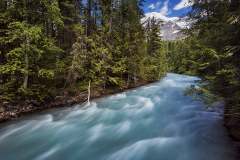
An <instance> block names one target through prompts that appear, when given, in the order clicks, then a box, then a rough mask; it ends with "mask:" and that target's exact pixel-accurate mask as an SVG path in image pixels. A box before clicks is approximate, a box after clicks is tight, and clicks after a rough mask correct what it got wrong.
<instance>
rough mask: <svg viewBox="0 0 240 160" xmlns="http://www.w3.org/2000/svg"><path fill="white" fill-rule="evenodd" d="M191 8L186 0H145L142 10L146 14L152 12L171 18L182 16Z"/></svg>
mask: <svg viewBox="0 0 240 160" xmlns="http://www.w3.org/2000/svg"><path fill="white" fill-rule="evenodd" d="M190 10H191V3H189V2H188V0H145V3H144V12H145V14H147V15H150V14H152V13H153V14H154V15H159V16H160V17H161V16H163V17H166V19H167V18H170V19H171V18H173V17H175V18H176V17H184V16H185V15H186V13H188V11H190Z"/></svg>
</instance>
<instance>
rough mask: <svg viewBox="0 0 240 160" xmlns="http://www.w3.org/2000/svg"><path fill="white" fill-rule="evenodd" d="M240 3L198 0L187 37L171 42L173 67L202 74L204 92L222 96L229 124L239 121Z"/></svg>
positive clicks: (169, 52)
mask: <svg viewBox="0 0 240 160" xmlns="http://www.w3.org/2000/svg"><path fill="white" fill-rule="evenodd" d="M239 11H240V2H239V1H238V0H232V1H201V0H195V1H194V5H193V9H192V11H191V12H190V18H191V19H192V20H193V21H194V24H193V25H192V27H191V28H190V29H189V30H188V31H187V33H189V36H188V38H186V39H184V40H182V41H176V42H169V43H167V44H166V45H167V46H168V48H169V51H168V54H169V55H170V58H169V62H170V66H171V69H172V70H173V71H175V72H179V73H188V74H195V75H196V74H197V75H200V76H201V77H202V78H203V80H204V81H207V82H208V83H207V85H206V86H205V87H204V89H206V90H205V92H206V91H207V92H209V93H214V94H216V95H218V96H220V97H223V98H224V100H225V102H226V108H225V115H226V116H225V118H226V124H227V125H229V124H228V123H232V124H239V122H240V121H239V120H240V117H239V115H240V98H239V93H240V92H239V90H240V76H239V73H240V63H239V58H240V57H239V55H240V54H239V53H240V47H239V46H240V39H239V37H240V21H239V19H240V18H239V17H240V14H239V13H240V12H239Z"/></svg>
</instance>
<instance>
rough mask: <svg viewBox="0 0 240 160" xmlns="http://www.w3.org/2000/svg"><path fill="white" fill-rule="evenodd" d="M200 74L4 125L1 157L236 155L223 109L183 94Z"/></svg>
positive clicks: (104, 159)
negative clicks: (207, 107)
mask: <svg viewBox="0 0 240 160" xmlns="http://www.w3.org/2000/svg"><path fill="white" fill-rule="evenodd" d="M196 80H198V79H197V78H196V77H190V76H184V75H177V74H168V75H167V77H166V78H164V79H163V80H162V81H160V82H158V83H154V84H151V85H149V86H144V87H141V88H138V89H135V90H132V91H129V92H125V93H121V94H117V95H114V96H110V97H106V98H103V99H99V100H96V101H95V102H92V103H91V104H90V106H75V107H73V108H71V109H63V110H60V111H59V110H58V111H54V112H50V113H46V114H44V115H41V116H35V117H31V118H28V119H26V120H22V121H20V122H15V123H13V124H10V125H8V126H5V127H2V128H1V129H0V159H1V160H233V159H234V155H235V152H234V149H233V146H232V144H231V142H230V140H229V138H228V136H227V135H226V131H225V130H224V128H223V127H222V117H221V116H220V115H219V113H215V112H206V111H205V109H204V105H203V104H202V103H201V102H199V101H198V102H197V101H194V100H193V99H192V98H191V97H190V96H185V95H184V90H185V89H186V88H188V87H189V86H191V85H194V84H195V83H196Z"/></svg>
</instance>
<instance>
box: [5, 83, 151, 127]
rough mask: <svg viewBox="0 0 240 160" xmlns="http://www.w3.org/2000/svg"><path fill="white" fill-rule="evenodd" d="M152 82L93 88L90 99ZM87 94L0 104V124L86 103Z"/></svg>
mask: <svg viewBox="0 0 240 160" xmlns="http://www.w3.org/2000/svg"><path fill="white" fill-rule="evenodd" d="M149 83H152V82H146V81H140V82H137V83H136V84H132V85H129V86H125V87H124V88H121V89H119V88H109V89H105V90H103V89H101V88H94V89H92V91H91V99H96V98H100V97H104V96H107V95H111V94H115V93H121V92H124V91H126V90H129V89H133V88H136V87H140V86H143V85H147V84H149ZM87 97H88V92H87V91H86V92H82V93H80V94H78V95H75V96H70V95H64V96H56V97H55V98H54V99H52V100H50V101H47V102H43V103H39V102H36V101H25V102H21V103H19V104H10V103H6V102H5V103H0V123H3V122H7V121H11V120H16V119H17V118H20V117H21V116H24V115H28V114H31V113H37V112H40V111H44V110H47V109H53V108H61V107H71V106H73V105H74V104H79V103H84V102H86V101H87Z"/></svg>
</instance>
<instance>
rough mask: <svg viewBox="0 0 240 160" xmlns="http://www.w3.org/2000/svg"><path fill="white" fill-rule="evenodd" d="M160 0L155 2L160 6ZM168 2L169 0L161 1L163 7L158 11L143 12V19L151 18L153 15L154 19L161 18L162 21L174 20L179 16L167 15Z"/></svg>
mask: <svg viewBox="0 0 240 160" xmlns="http://www.w3.org/2000/svg"><path fill="white" fill-rule="evenodd" d="M160 4H161V3H160V2H157V3H156V4H155V6H156V5H159V6H160ZM168 4H169V0H166V1H165V2H164V3H163V7H162V8H161V9H160V11H159V12H149V13H146V14H145V18H143V21H145V20H146V19H148V18H152V17H155V18H156V19H161V20H163V21H176V20H178V19H179V18H178V17H168V13H169V8H168Z"/></svg>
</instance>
